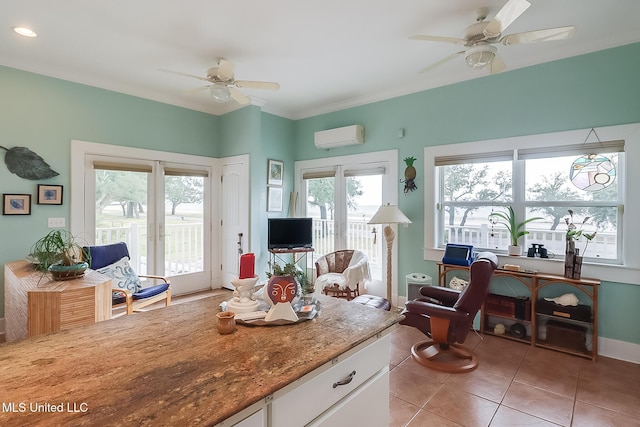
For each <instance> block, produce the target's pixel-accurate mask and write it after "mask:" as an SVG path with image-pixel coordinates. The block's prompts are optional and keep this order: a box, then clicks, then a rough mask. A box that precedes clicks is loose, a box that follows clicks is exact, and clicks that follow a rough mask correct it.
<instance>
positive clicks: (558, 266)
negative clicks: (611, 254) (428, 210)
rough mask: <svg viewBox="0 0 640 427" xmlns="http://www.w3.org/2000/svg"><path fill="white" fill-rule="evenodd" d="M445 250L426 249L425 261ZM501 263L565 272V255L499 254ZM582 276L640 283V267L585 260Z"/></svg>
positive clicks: (556, 272) (440, 259) (441, 254)
mask: <svg viewBox="0 0 640 427" xmlns="http://www.w3.org/2000/svg"><path fill="white" fill-rule="evenodd" d="M443 255H444V250H442V249H425V250H424V259H425V261H434V262H440V261H442V256H443ZM497 255H498V262H499V263H500V265H504V264H515V265H519V266H520V267H521V268H524V269H527V270H534V271H541V272H545V273H549V274H558V275H562V274H564V257H560V258H549V259H541V258H529V257H527V256H508V255H504V254H497ZM582 277H585V278H586V277H592V278H597V279H600V280H602V281H604V282H618V283H628V284H631V285H640V269H639V268H637V267H629V266H624V265H618V264H595V263H587V262H583V264H582Z"/></svg>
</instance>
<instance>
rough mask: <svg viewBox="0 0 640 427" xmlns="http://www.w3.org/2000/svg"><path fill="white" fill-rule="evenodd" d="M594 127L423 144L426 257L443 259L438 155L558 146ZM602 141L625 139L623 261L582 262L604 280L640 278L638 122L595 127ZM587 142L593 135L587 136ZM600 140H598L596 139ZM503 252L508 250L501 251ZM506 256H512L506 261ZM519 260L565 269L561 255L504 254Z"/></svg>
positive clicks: (539, 266) (552, 269)
mask: <svg viewBox="0 0 640 427" xmlns="http://www.w3.org/2000/svg"><path fill="white" fill-rule="evenodd" d="M591 130H592V129H591V128H587V129H579V130H574V131H565V132H554V133H547V134H539V135H527V136H516V137H509V138H501V139H493V140H485V141H474V142H465V143H458V144H448V145H436V146H427V147H425V148H424V159H425V160H424V168H425V174H424V176H425V179H424V189H425V198H424V203H425V205H424V206H425V209H424V224H425V227H424V230H425V231H424V248H425V249H424V259H425V260H427V261H440V260H441V259H442V255H443V249H442V248H439V247H438V235H437V233H438V226H437V222H436V221H437V219H438V209H437V203H438V200H439V197H438V195H439V193H438V192H439V191H440V189H439V188H438V187H437V185H438V180H437V179H436V178H437V175H436V174H437V169H436V166H435V159H436V158H437V157H443V156H466V155H477V156H482V155H483V153H487V152H501V151H505V150H514V149H516V150H517V149H520V150H530V149H534V148H535V149H544V148H546V147H548V148H551V147H558V146H564V145H575V144H577V143H581V142H583V141H585V138H587V137H588V136H589V133H590V132H591ZM596 131H597V134H598V136H599V139H600V140H601V141H609V140H624V141H625V153H626V164H627V165H629V167H626V168H625V170H624V176H623V177H621V188H620V193H621V200H623V201H624V216H625V217H626V218H627V221H626V223H625V224H624V230H623V234H624V239H623V242H622V248H621V249H622V252H621V254H622V260H621V261H622V264H621V265H620V264H600V263H589V262H587V263H586V264H585V265H583V275H584V276H585V277H600V278H602V279H604V278H606V280H612V281H619V282H623V283H633V284H640V274H639V273H640V259H637V257H636V258H634V257H633V256H632V254H633V253H635V252H637V249H635V246H636V244H637V242H638V241H640V224H639V223H638V221H636V220H634V218H638V215H640V192H632V191H627V188H629V187H631V185H628V183H634V182H640V168H633V167H632V165H633V160H636V159H640V123H633V124H627V125H619V126H610V127H603V128H597V129H596ZM584 143H585V144H590V143H593V141H589V142H584ZM595 143H596V144H597V141H596V142H595ZM498 256H499V258H502V257H503V256H504V255H502V254H498ZM507 260H508V261H507ZM514 261H517V263H518V264H519V265H521V266H522V267H523V268H528V269H533V270H538V271H544V272H546V273H552V274H560V275H561V274H562V267H563V257H556V258H555V259H539V258H536V259H534V258H527V257H526V256H523V257H520V258H517V259H515V260H514V259H513V257H509V258H506V256H504V258H502V259H501V264H502V263H504V262H509V263H514Z"/></svg>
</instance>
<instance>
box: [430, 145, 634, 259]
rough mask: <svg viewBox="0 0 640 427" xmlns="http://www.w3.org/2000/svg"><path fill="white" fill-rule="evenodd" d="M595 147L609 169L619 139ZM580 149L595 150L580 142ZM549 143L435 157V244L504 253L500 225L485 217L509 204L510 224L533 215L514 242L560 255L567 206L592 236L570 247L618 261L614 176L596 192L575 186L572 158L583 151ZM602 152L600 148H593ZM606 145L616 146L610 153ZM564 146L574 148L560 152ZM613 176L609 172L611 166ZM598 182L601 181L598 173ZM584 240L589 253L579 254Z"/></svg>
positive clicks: (505, 237)
mask: <svg viewBox="0 0 640 427" xmlns="http://www.w3.org/2000/svg"><path fill="white" fill-rule="evenodd" d="M610 145H611V146H609V147H606V148H604V149H605V150H607V151H606V152H601V151H599V152H598V154H600V155H601V156H602V157H603V158H606V159H609V160H610V164H612V165H613V166H615V171H616V173H621V172H623V171H622V165H623V163H624V162H622V161H621V160H622V159H623V157H624V152H623V148H624V143H623V142H622V141H620V142H619V144H610ZM587 147H588V148H587V151H586V153H592V152H593V151H592V150H594V149H595V148H593V147H591V146H587ZM568 148H571V147H555V149H554V150H549V151H546V152H544V153H542V152H538V151H537V150H531V151H530V152H528V153H527V152H523V151H520V152H519V151H518V150H513V151H512V152H511V153H509V155H510V156H511V160H502V159H503V158H504V157H505V153H487V155H488V157H484V156H483V157H480V158H479V157H478V156H457V157H455V158H451V157H442V158H436V172H437V176H438V180H439V182H440V188H441V189H442V191H441V192H440V197H439V203H438V206H439V211H440V219H441V221H440V223H439V236H441V240H440V242H439V246H442V247H444V245H445V244H446V243H461V244H469V245H473V246H474V247H476V248H478V249H488V250H492V251H498V252H500V251H504V252H506V250H507V246H508V245H510V244H511V239H510V235H509V232H508V230H507V229H506V227H505V226H504V225H503V224H502V223H499V222H498V223H496V222H495V221H491V214H492V213H493V212H506V211H507V208H508V207H512V208H513V210H514V212H515V216H516V218H517V220H516V223H520V222H523V221H525V219H529V218H538V219H536V220H535V221H532V222H529V223H528V224H526V230H527V231H528V232H529V234H528V235H525V236H524V239H520V241H519V242H518V244H519V245H523V244H524V246H525V247H527V246H529V245H530V244H531V243H537V244H542V245H544V247H545V248H546V249H547V251H548V252H549V253H550V254H551V256H554V254H555V255H558V256H560V255H561V254H563V253H564V250H565V234H566V231H567V224H566V221H565V219H566V218H568V216H569V210H571V211H572V212H573V214H574V218H573V221H574V222H575V223H576V224H579V225H578V227H579V228H581V229H582V230H583V231H584V232H585V233H587V234H592V233H593V232H596V231H597V233H596V236H595V238H594V239H592V241H588V240H587V239H586V238H583V239H582V241H581V242H579V243H578V249H579V250H581V252H582V253H583V254H584V256H585V257H587V258H597V259H600V260H602V261H603V262H619V261H620V256H619V255H620V253H619V252H620V246H619V244H618V242H620V241H621V239H622V235H621V229H622V227H618V224H622V218H621V213H622V212H623V210H622V209H621V207H622V206H623V201H622V200H620V198H619V196H620V194H621V193H620V192H619V191H618V187H619V185H620V182H621V179H619V178H618V177H616V176H615V175H613V176H609V177H608V180H609V182H608V183H610V185H609V186H606V187H604V188H602V189H599V190H598V191H589V190H584V189H580V188H578V187H577V186H576V185H574V183H573V182H572V181H571V179H570V175H571V171H572V168H573V165H574V161H575V160H576V158H577V157H578V156H580V155H582V154H585V151H583V150H585V148H584V146H583V145H582V146H579V147H573V148H571V149H570V150H567V149H568ZM597 148H599V149H602V148H601V147H597ZM612 148H614V149H616V151H611V149H612ZM568 151H575V152H574V153H573V154H568ZM611 172H612V173H613V169H612V170H611ZM605 179H607V178H606V177H605ZM587 245H588V246H589V251H588V252H587V251H586V249H587Z"/></svg>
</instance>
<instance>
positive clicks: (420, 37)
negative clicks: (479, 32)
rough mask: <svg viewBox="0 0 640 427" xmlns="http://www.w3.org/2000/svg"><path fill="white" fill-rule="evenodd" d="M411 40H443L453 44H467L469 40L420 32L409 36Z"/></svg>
mask: <svg viewBox="0 0 640 427" xmlns="http://www.w3.org/2000/svg"><path fill="white" fill-rule="evenodd" d="M409 40H426V41H430V42H443V43H453V44H465V43H466V42H467V41H466V40H463V39H457V38H455V37H440V36H425V35H420V34H418V35H415V36H411V37H409Z"/></svg>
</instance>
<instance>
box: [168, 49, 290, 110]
mask: <svg viewBox="0 0 640 427" xmlns="http://www.w3.org/2000/svg"><path fill="white" fill-rule="evenodd" d="M234 68H235V65H234V64H233V62H231V61H228V60H226V59H224V58H219V59H218V64H217V65H216V66H215V67H212V68H209V69H208V70H207V77H200V76H194V75H192V74H186V73H180V72H177V71H169V70H162V71H167V72H170V73H173V74H179V75H181V76H187V77H193V78H196V79H198V80H204V81H206V82H209V83H211V84H210V85H207V86H205V88H209V91H210V93H211V97H212V98H213V99H214V100H215V101H216V102H227V101H228V100H229V99H233V100H234V101H236V102H237V103H238V104H240V105H246V104H249V103H251V100H250V99H249V97H248V96H247V95H245V94H244V93H242V92H241V91H240V90H239V89H238V88H248V89H270V90H278V89H280V84H278V83H275V82H258V81H252V80H236V79H235V77H234V76H233V69H234Z"/></svg>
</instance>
